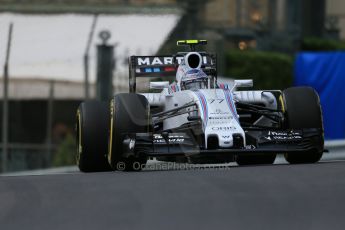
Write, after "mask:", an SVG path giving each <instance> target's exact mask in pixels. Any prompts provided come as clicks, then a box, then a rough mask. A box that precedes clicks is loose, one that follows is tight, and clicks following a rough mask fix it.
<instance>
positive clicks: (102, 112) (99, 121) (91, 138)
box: [76, 101, 111, 172]
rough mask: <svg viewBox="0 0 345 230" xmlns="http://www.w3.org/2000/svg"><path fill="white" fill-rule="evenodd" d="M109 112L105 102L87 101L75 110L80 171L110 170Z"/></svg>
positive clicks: (77, 156)
mask: <svg viewBox="0 0 345 230" xmlns="http://www.w3.org/2000/svg"><path fill="white" fill-rule="evenodd" d="M108 120H109V112H108V107H107V104H106V103H103V102H99V101H87V102H83V103H81V104H80V106H79V108H78V110H77V124H76V141H77V155H76V161H77V165H78V167H79V169H80V171H82V172H101V171H109V170H111V168H110V165H109V164H108V161H107V158H106V154H107V150H108V146H107V144H108Z"/></svg>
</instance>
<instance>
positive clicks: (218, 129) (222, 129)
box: [211, 126, 236, 131]
mask: <svg viewBox="0 0 345 230" xmlns="http://www.w3.org/2000/svg"><path fill="white" fill-rule="evenodd" d="M211 129H212V130H213V131H232V130H236V127H234V126H224V127H218V126H215V127H212V128H211Z"/></svg>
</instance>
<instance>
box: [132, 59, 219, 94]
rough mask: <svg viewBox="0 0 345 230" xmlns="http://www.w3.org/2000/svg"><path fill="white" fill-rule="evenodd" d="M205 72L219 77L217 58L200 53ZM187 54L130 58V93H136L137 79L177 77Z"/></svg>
mask: <svg viewBox="0 0 345 230" xmlns="http://www.w3.org/2000/svg"><path fill="white" fill-rule="evenodd" d="M199 53H200V55H201V57H202V61H203V65H202V69H203V71H204V72H205V73H206V74H208V75H213V76H215V77H217V56H216V55H215V54H209V53H205V52H199ZM186 54H187V53H184V52H183V53H182V52H181V53H178V54H177V55H175V56H171V55H170V56H167V55H162V56H130V57H129V60H128V65H129V92H131V93H135V91H136V78H137V77H173V76H176V71H177V67H178V65H179V64H180V63H181V62H182V60H183V59H184V56H185V55H186Z"/></svg>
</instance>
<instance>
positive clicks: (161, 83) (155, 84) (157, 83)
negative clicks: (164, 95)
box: [150, 81, 169, 89]
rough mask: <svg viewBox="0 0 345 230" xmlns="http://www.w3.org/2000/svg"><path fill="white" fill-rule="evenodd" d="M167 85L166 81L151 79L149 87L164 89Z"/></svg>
mask: <svg viewBox="0 0 345 230" xmlns="http://www.w3.org/2000/svg"><path fill="white" fill-rule="evenodd" d="M168 87H169V82H168V81H152V82H150V89H165V88H168Z"/></svg>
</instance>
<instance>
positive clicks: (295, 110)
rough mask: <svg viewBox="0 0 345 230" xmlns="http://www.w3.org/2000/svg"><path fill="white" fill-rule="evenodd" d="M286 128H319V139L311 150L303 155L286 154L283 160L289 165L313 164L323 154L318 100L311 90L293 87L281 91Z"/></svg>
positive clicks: (321, 125)
mask: <svg viewBox="0 0 345 230" xmlns="http://www.w3.org/2000/svg"><path fill="white" fill-rule="evenodd" d="M283 100H284V105H285V115H286V116H285V120H286V124H285V125H286V128H288V129H303V128H319V129H320V138H319V142H318V143H316V145H315V146H314V147H315V148H313V150H310V151H306V152H303V153H291V154H290V153H286V154H285V155H284V156H285V159H286V160H287V161H288V162H289V163H291V164H298V163H315V162H318V161H319V160H320V159H321V157H322V154H323V149H324V137H323V122H322V111H321V105H320V99H319V96H318V94H317V93H316V91H315V90H314V89H313V88H310V87H293V88H288V89H286V90H284V91H283Z"/></svg>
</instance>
